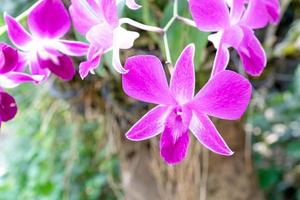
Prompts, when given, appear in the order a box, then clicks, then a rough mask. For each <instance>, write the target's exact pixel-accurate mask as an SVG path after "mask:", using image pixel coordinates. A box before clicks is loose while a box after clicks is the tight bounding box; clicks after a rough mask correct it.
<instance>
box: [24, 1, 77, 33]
mask: <svg viewBox="0 0 300 200" xmlns="http://www.w3.org/2000/svg"><path fill="white" fill-rule="evenodd" d="M27 22H28V27H29V29H30V31H31V33H33V35H35V36H38V37H39V38H60V37H62V36H64V35H65V34H66V33H67V32H68V30H69V29H70V26H71V22H70V18H69V14H68V12H67V10H66V9H65V7H64V4H63V3H62V1H61V0H43V1H41V3H40V4H39V5H38V6H36V7H35V8H34V9H33V10H32V11H31V12H30V14H29V15H28V21H27Z"/></svg>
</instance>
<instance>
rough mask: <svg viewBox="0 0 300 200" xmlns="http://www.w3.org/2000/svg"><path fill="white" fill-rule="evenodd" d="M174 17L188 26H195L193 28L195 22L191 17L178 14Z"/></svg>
mask: <svg viewBox="0 0 300 200" xmlns="http://www.w3.org/2000/svg"><path fill="white" fill-rule="evenodd" d="M176 19H177V20H179V21H181V22H183V23H184V24H186V25H189V26H192V27H195V28H196V27H197V26H196V23H195V22H194V21H193V20H191V19H188V18H185V17H182V16H179V15H177V16H176Z"/></svg>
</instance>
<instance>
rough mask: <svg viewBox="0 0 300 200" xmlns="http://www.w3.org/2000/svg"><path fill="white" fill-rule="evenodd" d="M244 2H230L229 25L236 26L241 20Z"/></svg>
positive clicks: (237, 0)
mask: <svg viewBox="0 0 300 200" xmlns="http://www.w3.org/2000/svg"><path fill="white" fill-rule="evenodd" d="M245 3H246V0H231V1H230V5H229V6H230V8H231V10H230V21H231V24H236V23H238V22H239V21H240V20H241V17H242V15H243V14H244V11H245Z"/></svg>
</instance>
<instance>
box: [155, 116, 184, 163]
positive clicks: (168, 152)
mask: <svg viewBox="0 0 300 200" xmlns="http://www.w3.org/2000/svg"><path fill="white" fill-rule="evenodd" d="M188 146H189V131H188V127H187V124H186V123H184V122H183V120H182V118H181V117H180V116H179V115H178V114H177V113H176V111H175V112H174V111H173V112H171V113H170V115H169V116H168V118H167V121H166V124H165V129H164V131H163V133H162V136H161V139H160V155H161V157H163V159H164V160H165V161H166V162H167V163H168V164H170V165H175V164H178V163H179V162H181V161H182V160H184V158H185V157H186V155H187V150H188Z"/></svg>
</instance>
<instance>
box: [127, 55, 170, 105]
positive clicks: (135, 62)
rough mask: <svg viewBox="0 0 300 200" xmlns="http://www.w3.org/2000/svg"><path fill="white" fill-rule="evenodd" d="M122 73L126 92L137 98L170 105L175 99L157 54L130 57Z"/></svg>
mask: <svg viewBox="0 0 300 200" xmlns="http://www.w3.org/2000/svg"><path fill="white" fill-rule="evenodd" d="M125 69H127V70H129V72H128V73H127V74H123V75H122V84H123V90H124V92H125V93H126V94H127V95H128V96H130V97H133V98H135V99H138V100H141V101H144V102H149V103H155V104H164V105H170V104H174V103H175V100H174V98H173V97H172V94H171V92H170V90H169V88H168V82H167V79H166V76H165V72H164V69H163V66H162V64H161V62H160V60H159V59H158V58H157V57H155V56H149V55H145V56H134V57H131V58H128V59H127V61H126V64H125Z"/></svg>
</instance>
